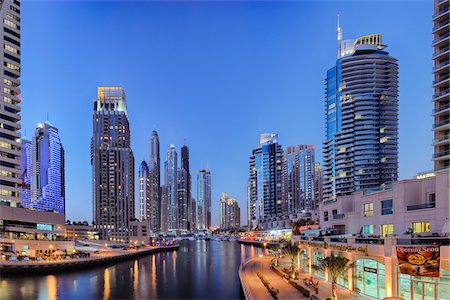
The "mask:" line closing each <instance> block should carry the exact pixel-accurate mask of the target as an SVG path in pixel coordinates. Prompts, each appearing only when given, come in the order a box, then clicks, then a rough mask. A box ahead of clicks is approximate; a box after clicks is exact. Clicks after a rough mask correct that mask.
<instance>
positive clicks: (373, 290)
mask: <svg viewBox="0 0 450 300" xmlns="http://www.w3.org/2000/svg"><path fill="white" fill-rule="evenodd" d="M354 274H355V287H356V288H358V289H359V290H360V291H361V294H362V295H366V296H369V297H373V298H376V299H383V298H384V297H386V287H385V268H384V265H383V264H382V263H379V262H377V261H376V260H373V259H365V258H362V259H358V260H357V261H356V264H355V272H354Z"/></svg>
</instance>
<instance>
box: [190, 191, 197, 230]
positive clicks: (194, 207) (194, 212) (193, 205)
mask: <svg viewBox="0 0 450 300" xmlns="http://www.w3.org/2000/svg"><path fill="white" fill-rule="evenodd" d="M190 210H191V230H195V229H197V200H196V199H195V198H191V206H190Z"/></svg>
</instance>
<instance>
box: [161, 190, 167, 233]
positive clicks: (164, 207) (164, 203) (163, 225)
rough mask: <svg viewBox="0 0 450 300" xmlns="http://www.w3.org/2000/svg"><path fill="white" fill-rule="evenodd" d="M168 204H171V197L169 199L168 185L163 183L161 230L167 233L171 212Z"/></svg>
mask: <svg viewBox="0 0 450 300" xmlns="http://www.w3.org/2000/svg"><path fill="white" fill-rule="evenodd" d="M168 204H169V199H168V190H167V185H165V184H164V185H162V186H161V216H160V218H161V224H160V226H161V231H162V232H164V233H166V232H167V231H168V230H169V228H168V224H169V223H168V220H167V218H168V213H169V208H168Z"/></svg>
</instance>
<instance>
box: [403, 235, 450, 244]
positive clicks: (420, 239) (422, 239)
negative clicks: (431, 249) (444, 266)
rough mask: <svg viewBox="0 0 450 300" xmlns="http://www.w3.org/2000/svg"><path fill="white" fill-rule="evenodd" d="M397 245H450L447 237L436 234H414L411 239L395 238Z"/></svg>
mask: <svg viewBox="0 0 450 300" xmlns="http://www.w3.org/2000/svg"><path fill="white" fill-rule="evenodd" d="M397 245H438V246H446V245H450V238H449V237H440V236H439V235H437V236H420V234H417V235H415V237H413V238H412V239H397Z"/></svg>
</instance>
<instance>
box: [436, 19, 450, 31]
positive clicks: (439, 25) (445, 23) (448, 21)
mask: <svg viewBox="0 0 450 300" xmlns="http://www.w3.org/2000/svg"><path fill="white" fill-rule="evenodd" d="M449 23H450V20H447V21H445V22H441V23H439V24H437V25H436V26H434V27H433V31H434V30H436V29H439V28H441V27H443V26H445V25H447V24H449Z"/></svg>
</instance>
